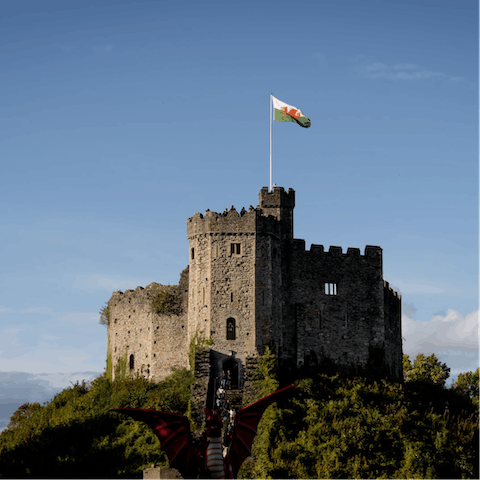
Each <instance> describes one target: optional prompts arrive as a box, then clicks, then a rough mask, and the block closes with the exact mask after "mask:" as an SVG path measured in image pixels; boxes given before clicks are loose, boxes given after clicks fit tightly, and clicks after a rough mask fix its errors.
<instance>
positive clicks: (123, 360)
mask: <svg viewBox="0 0 480 480" xmlns="http://www.w3.org/2000/svg"><path fill="white" fill-rule="evenodd" d="M107 361H108V355H107ZM127 363H128V360H127V352H125V355H124V356H123V357H119V358H118V361H117V364H116V365H115V380H121V379H123V378H125V377H126V376H127ZM110 378H111V377H110Z"/></svg>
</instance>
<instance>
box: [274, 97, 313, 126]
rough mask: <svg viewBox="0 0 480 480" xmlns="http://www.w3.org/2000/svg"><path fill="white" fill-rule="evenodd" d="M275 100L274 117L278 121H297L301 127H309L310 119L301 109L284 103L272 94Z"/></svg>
mask: <svg viewBox="0 0 480 480" xmlns="http://www.w3.org/2000/svg"><path fill="white" fill-rule="evenodd" d="M272 100H273V110H274V114H273V118H274V120H276V121H277V122H296V123H298V124H299V125H300V126H301V127H304V128H309V127H310V125H311V122H310V119H309V118H307V117H306V116H305V115H304V114H303V113H302V111H301V110H300V109H298V108H297V107H293V106H292V105H288V104H287V103H283V102H281V101H280V100H278V99H277V98H275V97H274V96H273V95H272Z"/></svg>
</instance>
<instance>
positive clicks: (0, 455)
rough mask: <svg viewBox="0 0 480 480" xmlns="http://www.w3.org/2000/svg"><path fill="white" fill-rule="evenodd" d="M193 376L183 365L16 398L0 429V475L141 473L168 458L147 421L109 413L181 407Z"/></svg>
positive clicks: (177, 409) (180, 409)
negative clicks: (159, 373)
mask: <svg viewBox="0 0 480 480" xmlns="http://www.w3.org/2000/svg"><path fill="white" fill-rule="evenodd" d="M191 383H192V375H191V373H190V372H188V371H187V370H185V369H182V370H178V371H176V372H174V373H173V374H172V375H171V376H170V377H168V378H167V379H166V380H165V381H163V382H160V383H159V384H155V383H152V382H149V381H147V380H144V379H141V378H136V379H124V380H121V381H118V382H113V383H112V382H110V380H108V379H107V378H106V377H105V375H103V376H101V377H98V378H97V379H95V380H94V381H93V382H92V385H91V386H87V385H86V384H85V383H82V384H77V385H74V386H73V387H71V388H67V389H65V390H63V391H62V392H61V393H59V394H58V395H56V396H55V397H54V398H53V400H52V401H51V402H49V403H48V404H46V405H44V406H41V405H39V404H38V403H34V404H25V405H22V406H21V407H20V408H19V409H18V410H17V411H16V412H15V413H14V415H13V416H12V418H11V421H10V424H9V425H8V428H7V429H6V430H4V431H3V432H2V433H1V434H0V478H16V477H32V478H45V477H46V478H115V477H128V478H142V471H143V469H144V468H146V467H149V466H150V464H151V463H157V464H159V465H167V458H166V456H165V454H164V453H163V452H162V451H161V449H160V443H159V442H158V440H157V438H156V437H155V436H154V435H153V433H152V432H151V430H150V428H148V427H147V426H146V425H145V424H143V423H142V422H135V421H133V420H131V419H130V418H128V417H125V416H123V415H119V414H116V413H113V412H109V411H108V410H109V409H110V408H117V407H140V408H155V409H158V410H168V411H172V412H176V413H181V414H183V413H185V411H186V410H187V407H188V402H189V399H190V385H191Z"/></svg>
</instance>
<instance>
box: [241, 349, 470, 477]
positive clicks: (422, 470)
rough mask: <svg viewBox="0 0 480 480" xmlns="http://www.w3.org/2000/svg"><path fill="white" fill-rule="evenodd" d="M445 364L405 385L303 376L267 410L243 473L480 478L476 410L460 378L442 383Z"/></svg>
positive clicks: (306, 475) (272, 475)
mask: <svg viewBox="0 0 480 480" xmlns="http://www.w3.org/2000/svg"><path fill="white" fill-rule="evenodd" d="M269 355H270V354H268V355H267V358H268V357H269ZM432 360H434V359H431V360H430V365H431V366H433V367H434V368H431V370H430V371H433V372H434V373H435V371H436V370H435V367H437V366H438V363H437V362H435V361H432ZM259 363H260V362H259ZM265 365H268V367H267V368H265V369H264V372H265V371H266V372H269V373H268V375H267V377H272V371H273V368H272V362H271V359H270V360H269V361H268V362H265ZM420 365H421V363H420ZM440 368H441V367H440ZM441 371H442V372H444V373H443V376H442V375H438V372H437V375H435V374H434V375H433V378H432V376H427V375H424V376H419V377H417V378H416V380H415V381H409V382H407V383H406V384H405V385H404V386H402V385H400V384H398V383H393V382H389V381H386V380H380V381H374V380H373V379H365V378H360V377H357V378H346V377H342V376H340V375H333V376H327V375H324V374H316V375H313V376H310V377H307V378H301V379H299V380H298V381H297V382H296V383H297V388H296V389H295V391H294V394H293V397H292V398H291V399H290V400H288V401H286V402H285V403H284V404H282V405H273V406H272V407H269V409H267V411H266V412H265V415H264V418H263V419H262V421H261V422H260V424H259V429H258V435H257V438H256V440H255V442H254V446H253V450H252V457H251V459H249V460H247V461H246V462H245V463H244V465H243V467H242V469H241V471H240V478H478V474H479V471H478V431H479V428H478V409H477V408H476V407H475V406H474V404H473V403H472V401H471V400H470V398H469V396H468V395H466V394H465V393H463V392H464V390H462V389H463V387H462V385H463V384H462V383H460V386H459V387H458V388H457V389H454V388H452V389H447V388H445V387H444V386H443V385H444V380H445V369H444V368H441ZM462 378H463V377H462ZM475 378H476V377H475ZM264 393H265V392H264ZM266 393H269V392H266Z"/></svg>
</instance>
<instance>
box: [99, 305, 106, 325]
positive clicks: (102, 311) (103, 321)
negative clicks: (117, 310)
mask: <svg viewBox="0 0 480 480" xmlns="http://www.w3.org/2000/svg"><path fill="white" fill-rule="evenodd" d="M99 313H100V320H99V321H98V323H99V324H100V325H105V326H107V327H108V321H109V318H108V315H109V308H108V303H106V304H105V305H104V306H103V307H102V308H101V309H100V312H99Z"/></svg>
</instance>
